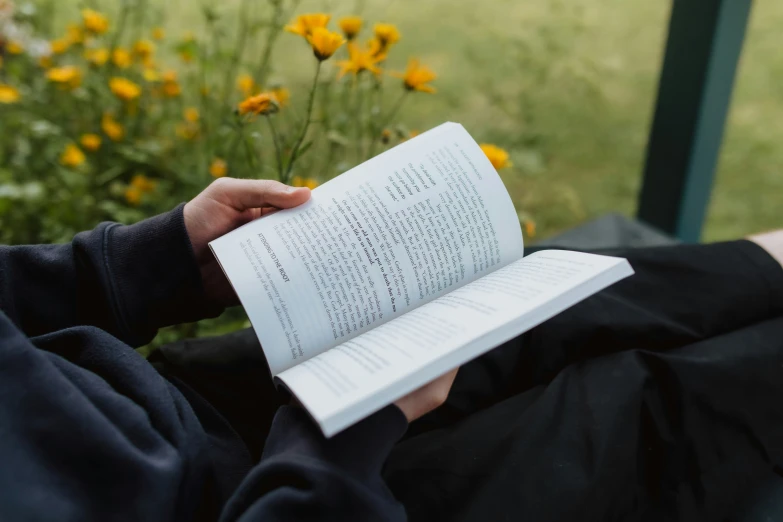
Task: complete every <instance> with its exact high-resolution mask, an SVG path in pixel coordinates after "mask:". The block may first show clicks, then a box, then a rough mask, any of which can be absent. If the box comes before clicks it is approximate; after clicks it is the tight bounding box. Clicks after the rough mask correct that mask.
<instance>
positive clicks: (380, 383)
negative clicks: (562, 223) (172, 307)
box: [278, 250, 633, 436]
mask: <svg viewBox="0 0 783 522" xmlns="http://www.w3.org/2000/svg"><path fill="white" fill-rule="evenodd" d="M632 273H633V270H632V269H631V267H630V265H629V264H628V262H627V261H626V260H625V259H620V258H614V257H606V256H598V255H593V254H582V253H578V252H568V251H561V250H548V251H543V252H537V253H535V254H532V255H530V256H528V257H525V258H524V259H521V260H518V261H515V262H513V263H511V264H510V265H508V266H506V267H505V268H502V269H500V270H498V271H495V272H492V273H490V274H488V275H486V276H484V277H482V278H480V279H478V280H476V281H474V282H472V283H470V284H468V285H465V286H463V287H462V288H460V289H458V290H455V291H454V292H451V293H449V294H446V295H444V296H442V297H439V298H438V299H436V300H434V301H432V302H430V303H429V304H426V305H424V306H422V307H420V308H417V309H415V310H413V311H411V312H409V313H407V314H405V315H403V316H402V317H399V318H397V319H395V320H393V321H390V322H388V323H386V324H384V325H383V326H381V327H379V328H376V329H374V330H372V331H369V332H367V333H365V334H362V335H360V336H358V337H356V338H355V339H353V340H351V341H348V342H346V343H343V344H341V345H339V346H336V347H335V348H332V349H331V350H329V351H327V352H325V353H322V354H320V355H318V356H317V357H314V358H313V359H311V360H309V361H307V362H305V363H303V364H301V365H298V366H296V367H294V368H291V369H289V370H287V371H285V372H283V373H282V374H280V375H279V376H278V378H279V379H280V380H282V381H283V382H284V383H285V385H286V386H287V387H288V388H289V389H290V390H291V391H292V392H293V393H294V394H295V395H296V397H297V398H298V399H299V401H300V402H301V403H302V404H303V405H304V406H305V408H307V410H308V411H309V412H310V414H311V415H312V416H313V418H314V419H315V420H316V421H317V422H318V423H319V424H320V426H321V429H322V430H323V431H324V433H325V434H326V435H327V436H331V435H333V434H334V433H336V432H338V431H341V430H342V429H344V428H346V427H348V426H350V425H351V424H353V423H355V422H357V421H359V420H361V419H363V418H364V417H366V416H368V415H370V414H371V413H373V412H374V411H377V410H378V409H380V408H382V407H384V406H386V405H387V404H391V403H392V402H394V401H395V400H397V399H398V398H400V397H402V396H404V395H406V394H407V393H410V392H411V391H413V390H415V389H417V388H419V387H420V386H422V385H424V384H426V383H427V382H429V381H431V380H433V379H434V378H435V377H437V376H439V375H442V374H443V373H445V372H447V371H448V370H451V369H452V368H455V367H457V366H459V365H460V364H464V363H465V362H467V361H469V360H471V359H473V358H475V357H477V356H479V355H481V354H482V353H484V352H486V351H488V350H489V349H491V348H494V347H495V346H498V345H499V344H501V343H503V342H505V341H507V340H509V339H512V338H514V337H516V336H517V335H520V334H521V333H523V332H525V331H527V330H529V329H530V328H532V327H534V326H535V325H537V324H540V323H541V322H543V321H545V320H546V319H548V318H550V317H552V316H554V315H556V314H557V313H560V312H561V311H562V310H565V309H566V308H568V307H570V306H572V305H574V304H575V303H577V302H578V301H580V300H582V299H584V298H586V297H588V296H590V295H592V294H593V293H595V292H597V291H599V290H601V289H603V288H605V287H606V286H608V285H610V284H612V283H614V282H616V281H617V280H619V279H622V278H624V277H627V276H628V275H630V274H632Z"/></svg>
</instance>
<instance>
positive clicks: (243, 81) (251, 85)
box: [237, 74, 256, 97]
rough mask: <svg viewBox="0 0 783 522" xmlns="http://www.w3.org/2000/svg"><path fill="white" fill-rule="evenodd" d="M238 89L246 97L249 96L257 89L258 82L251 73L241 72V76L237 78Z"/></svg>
mask: <svg viewBox="0 0 783 522" xmlns="http://www.w3.org/2000/svg"><path fill="white" fill-rule="evenodd" d="M237 89H239V92H241V93H242V94H243V95H244V96H245V97H248V96H250V95H252V94H253V91H255V90H256V82H255V80H253V77H252V76H250V75H249V74H240V75H239V78H237Z"/></svg>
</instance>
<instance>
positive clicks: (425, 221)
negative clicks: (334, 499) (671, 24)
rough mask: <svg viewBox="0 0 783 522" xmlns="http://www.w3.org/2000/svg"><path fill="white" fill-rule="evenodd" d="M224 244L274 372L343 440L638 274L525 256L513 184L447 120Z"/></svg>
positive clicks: (595, 260) (221, 254)
mask: <svg viewBox="0 0 783 522" xmlns="http://www.w3.org/2000/svg"><path fill="white" fill-rule="evenodd" d="M210 246H211V247H212V250H213V252H214V254H215V256H216V257H217V259H218V261H219V262H220V264H221V265H222V267H223V270H224V271H225V273H226V276H227V277H228V279H229V281H230V282H231V284H232V285H233V286H234V289H235V290H236V293H237V294H238V295H239V299H240V300H241V302H242V304H243V306H244V307H245V311H246V312H247V314H248V316H249V318H250V322H251V323H252V324H253V327H254V328H255V331H256V334H257V335H258V339H259V341H260V342H261V346H262V347H263V350H264V353H265V355H266V359H267V361H268V363H269V368H270V371H271V373H272V375H273V376H274V377H275V379H276V381H277V382H278V384H280V383H282V384H283V385H284V386H285V387H286V388H287V389H288V390H290V392H291V393H292V394H293V395H294V396H295V397H296V398H297V399H298V400H299V402H300V403H301V404H302V405H303V406H304V407H305V408H306V409H307V411H308V412H309V413H310V415H311V416H312V417H313V419H314V420H315V421H316V422H317V423H318V424H319V426H320V427H321V430H322V431H323V433H324V434H325V435H326V436H327V437H330V436H332V435H334V434H335V433H338V432H339V431H341V430H343V429H345V428H347V427H348V426H350V425H352V424H354V423H356V422H358V421H360V420H362V419H363V418H365V417H367V416H368V415H370V414H371V413H373V412H375V411H377V410H379V409H381V408H383V407H384V406H386V405H388V404H391V403H392V402H394V401H395V400H397V399H399V398H401V397H403V396H405V395H406V394H408V393H410V392H412V391H414V390H415V389H417V388H419V387H421V386H423V385H424V384H426V383H428V382H429V381H432V380H433V379H435V378H437V377H438V376H440V375H442V374H444V373H446V372H448V371H449V370H452V369H453V368H456V367H457V366H459V365H461V364H464V363H466V362H468V361H470V360H471V359H474V358H475V357H477V356H479V355H481V354H483V353H485V352H487V351H488V350H490V349H491V348H494V347H496V346H498V345H499V344H501V343H503V342H505V341H507V340H509V339H512V338H514V337H516V336H518V335H519V334H521V333H523V332H525V331H527V330H529V329H531V328H533V327H534V326H536V325H537V324H539V323H541V322H543V321H545V320H547V319H549V318H550V317H552V316H554V315H556V314H558V313H560V312H561V311H563V310H565V309H566V308H568V307H570V306H572V305H574V304H576V303H577V302H579V301H581V300H582V299H585V298H586V297H588V296H590V295H592V294H593V293H595V292H598V291H599V290H601V289H603V288H605V287H607V286H609V285H611V284H612V283H614V282H616V281H618V280H620V279H622V278H624V277H627V276H629V275H631V274H632V273H633V270H632V269H631V267H630V265H629V264H628V262H627V261H626V260H624V259H619V258H612V257H605V256H598V255H592V254H583V253H577V252H568V251H560V250H551V251H542V252H537V253H535V254H532V255H530V256H527V257H524V258H523V257H522V255H523V241H522V231H521V229H520V225H519V219H518V217H517V213H516V211H515V210H514V205H513V204H512V202H511V198H510V197H509V195H508V192H507V191H506V189H505V187H504V186H503V182H502V181H501V179H500V177H499V176H498V174H497V172H496V171H495V169H494V168H493V167H492V164H491V163H490V162H489V161H488V160H487V158H486V156H485V155H484V154H483V152H482V151H481V149H480V148H479V146H478V145H477V144H476V142H475V141H473V139H472V138H471V137H470V135H469V134H468V133H467V132H466V131H465V129H464V128H463V127H462V126H461V125H458V124H455V123H445V124H443V125H441V126H439V127H436V128H435V129H432V130H430V131H428V132H426V133H424V134H421V135H420V136H418V137H416V138H413V139H411V140H409V141H406V142H404V143H402V144H400V145H398V146H397V147H394V148H393V149H391V150H388V151H386V152H384V153H383V154H380V155H379V156H376V157H375V158H373V159H371V160H369V161H367V162H365V163H363V164H362V165H359V166H357V167H355V168H353V169H351V170H350V171H348V172H346V173H344V174H342V175H341V176H338V177H337V178H335V179H333V180H331V181H329V182H327V183H325V184H323V185H321V186H320V187H318V188H316V189H315V190H313V193H312V198H311V200H310V201H309V202H307V203H305V204H304V205H302V206H300V207H297V208H294V209H289V210H282V211H279V212H276V213H273V214H271V215H268V216H267V217H264V218H263V219H259V220H256V221H253V222H251V223H248V224H247V225H244V226H243V227H240V228H238V229H236V230H234V231H232V232H230V233H229V234H226V235H225V236H223V237H221V238H219V239H217V240H215V241H213V242H212V243H211V244H210Z"/></svg>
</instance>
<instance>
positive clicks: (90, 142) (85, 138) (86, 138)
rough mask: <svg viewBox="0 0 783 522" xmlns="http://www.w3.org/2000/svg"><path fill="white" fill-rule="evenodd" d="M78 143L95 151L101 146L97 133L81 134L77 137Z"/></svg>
mask: <svg viewBox="0 0 783 522" xmlns="http://www.w3.org/2000/svg"><path fill="white" fill-rule="evenodd" d="M79 143H80V144H81V146H82V147H84V148H85V149H86V150H89V151H90V152H95V151H96V150H98V149H100V148H101V137H100V136H98V135H97V134H82V137H81V138H79Z"/></svg>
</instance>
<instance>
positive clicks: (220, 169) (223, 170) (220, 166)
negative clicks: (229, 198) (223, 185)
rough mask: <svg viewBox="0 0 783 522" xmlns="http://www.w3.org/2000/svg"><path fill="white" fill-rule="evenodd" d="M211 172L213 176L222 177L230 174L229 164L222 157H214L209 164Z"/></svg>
mask: <svg viewBox="0 0 783 522" xmlns="http://www.w3.org/2000/svg"><path fill="white" fill-rule="evenodd" d="M209 174H210V176H212V177H213V178H222V177H223V176H225V175H226V174H228V164H227V163H226V162H225V160H222V159H220V158H215V159H213V160H212V163H211V164H210V166H209Z"/></svg>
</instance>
